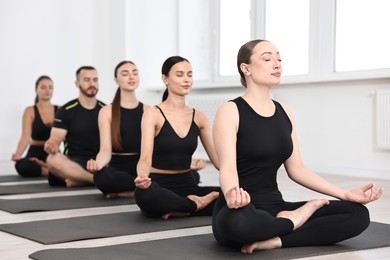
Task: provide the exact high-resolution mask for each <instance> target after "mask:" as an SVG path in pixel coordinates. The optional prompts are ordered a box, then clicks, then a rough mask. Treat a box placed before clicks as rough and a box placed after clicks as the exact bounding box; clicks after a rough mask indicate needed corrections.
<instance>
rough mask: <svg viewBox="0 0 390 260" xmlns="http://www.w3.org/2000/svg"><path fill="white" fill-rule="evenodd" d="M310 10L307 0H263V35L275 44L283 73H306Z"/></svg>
mask: <svg viewBox="0 0 390 260" xmlns="http://www.w3.org/2000/svg"><path fill="white" fill-rule="evenodd" d="M292 10H294V11H292ZM309 14H310V2H309V0H295V1H291V0H267V1H266V5H265V18H266V19H265V39H267V40H269V41H271V42H272V43H274V44H275V45H276V47H277V48H278V50H279V52H280V55H281V58H282V64H283V75H284V76H287V75H300V74H307V73H308V68H309V22H310V20H309Z"/></svg>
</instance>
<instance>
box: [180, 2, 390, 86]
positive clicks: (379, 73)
mask: <svg viewBox="0 0 390 260" xmlns="http://www.w3.org/2000/svg"><path fill="white" fill-rule="evenodd" d="M220 1H223V0H215V1H210V8H209V10H210V13H209V18H210V19H209V21H210V24H209V35H210V55H209V60H208V62H210V64H211V65H210V68H211V71H210V74H209V80H208V81H202V82H198V83H196V85H197V86H198V87H200V88H210V89H211V88H221V87H237V86H239V85H240V80H239V76H238V73H237V75H232V76H220V75H219V60H220V59H219V51H218V50H219V44H220V39H219V35H220V34H219V28H220V24H219V21H220V8H219V7H220ZM336 2H337V0H327V1H323V0H310V9H309V10H310V18H309V21H310V25H309V34H310V35H309V61H308V74H305V75H289V76H283V77H282V81H281V84H282V85H283V84H299V83H317V82H337V81H346V80H365V79H381V78H389V75H390V68H384V69H372V70H359V71H347V72H344V71H343V72H336V71H334V69H335V66H334V64H335V44H336V39H335V37H336ZM265 5H266V0H252V9H251V38H252V39H262V38H264V35H265V26H264V24H265ZM178 37H180V35H178ZM237 51H238V50H237Z"/></svg>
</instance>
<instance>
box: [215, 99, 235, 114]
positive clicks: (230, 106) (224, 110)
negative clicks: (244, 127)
mask: <svg viewBox="0 0 390 260" xmlns="http://www.w3.org/2000/svg"><path fill="white" fill-rule="evenodd" d="M237 112H238V110H237V106H236V104H235V103H234V102H226V103H224V104H222V105H221V106H220V107H219V108H218V110H217V115H220V116H223V115H229V114H230V115H232V113H233V114H237Z"/></svg>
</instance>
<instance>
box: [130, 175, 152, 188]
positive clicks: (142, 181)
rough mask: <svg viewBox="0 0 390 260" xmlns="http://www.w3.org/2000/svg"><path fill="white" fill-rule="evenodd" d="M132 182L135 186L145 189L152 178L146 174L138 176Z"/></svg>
mask: <svg viewBox="0 0 390 260" xmlns="http://www.w3.org/2000/svg"><path fill="white" fill-rule="evenodd" d="M134 183H135V186H136V187H137V188H139V189H144V190H146V189H147V188H149V186H150V184H152V180H151V179H150V178H149V177H148V176H138V177H137V178H135V180H134Z"/></svg>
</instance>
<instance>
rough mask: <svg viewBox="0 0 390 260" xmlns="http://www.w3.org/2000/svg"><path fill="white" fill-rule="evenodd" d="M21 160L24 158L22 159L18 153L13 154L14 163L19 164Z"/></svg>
mask: <svg viewBox="0 0 390 260" xmlns="http://www.w3.org/2000/svg"><path fill="white" fill-rule="evenodd" d="M20 159H22V157H21V156H20V155H19V154H16V153H13V154H12V157H11V160H12V161H14V162H17V161H19V160H20Z"/></svg>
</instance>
